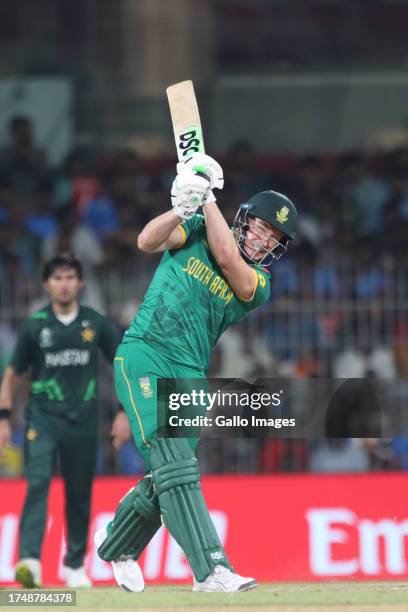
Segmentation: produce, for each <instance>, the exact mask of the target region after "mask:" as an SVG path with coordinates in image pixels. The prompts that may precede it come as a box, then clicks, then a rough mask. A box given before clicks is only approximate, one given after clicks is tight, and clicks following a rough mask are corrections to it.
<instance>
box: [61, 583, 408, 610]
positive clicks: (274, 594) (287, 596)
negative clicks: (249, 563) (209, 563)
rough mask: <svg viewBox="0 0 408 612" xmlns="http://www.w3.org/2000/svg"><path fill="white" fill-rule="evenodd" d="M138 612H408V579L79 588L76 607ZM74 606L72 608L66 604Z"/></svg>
mask: <svg viewBox="0 0 408 612" xmlns="http://www.w3.org/2000/svg"><path fill="white" fill-rule="evenodd" d="M78 608H79V609H81V610H88V609H89V610H93V609H95V608H100V609H103V610H106V611H108V610H109V612H110V611H112V612H113V611H115V612H118V610H125V609H129V608H136V609H137V611H138V612H144V611H145V612H155V611H156V610H158V611H162V610H168V611H173V610H179V609H180V608H181V609H183V608H184V609H188V610H190V609H194V610H195V612H201V611H202V612H204V611H207V610H208V612H211V611H212V610H215V609H217V610H225V611H228V612H244V611H245V610H256V609H260V610H261V611H262V612H266V610H272V611H273V612H324V611H325V610H329V611H330V612H379V611H381V612H407V611H408V583H397V582H388V583H381V582H375V583H366V582H365V583H363V582H359V583H340V582H336V583H322V582H320V583H302V584H293V583H291V584H287V583H286V584H276V583H274V584H261V585H260V586H259V587H258V588H257V589H255V590H253V591H248V592H246V593H230V594H217V593H192V592H191V588H190V587H187V586H182V587H168V586H161V587H147V588H146V590H145V591H144V592H143V593H125V592H123V591H121V590H120V589H118V588H109V589H104V588H101V589H98V588H95V589H86V590H78V591H77V609H78ZM65 609H66V610H71V612H73V610H74V609H73V608H65Z"/></svg>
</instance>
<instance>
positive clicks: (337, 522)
mask: <svg viewBox="0 0 408 612" xmlns="http://www.w3.org/2000/svg"><path fill="white" fill-rule="evenodd" d="M134 484H135V481H133V480H131V479H129V478H98V479H96V481H95V484H94V493H93V507H92V523H91V530H90V536H89V552H88V555H87V558H86V566H87V569H88V572H89V574H90V576H91V578H92V580H93V581H94V583H95V584H109V583H113V580H112V572H111V567H110V564H108V563H105V562H103V561H101V560H100V559H99V558H98V556H97V554H96V551H95V549H94V547H93V545H92V535H93V533H94V531H95V530H96V529H98V528H99V527H100V526H101V525H103V524H105V523H106V522H107V521H108V520H109V519H110V518H111V517H112V515H113V512H114V510H115V507H116V504H117V502H118V500H119V499H120V498H121V497H123V495H124V494H125V493H126V492H127V491H128V489H129V488H130V487H132V486H133V485H134ZM407 489H408V475H406V474H401V473H400V474H397V473H396V474H390V473H387V474H369V475H352V476H343V475H341V476H340V475H336V476H327V475H324V476H323V475H322V476H305V475H302V476H236V477H233V476H214V477H206V478H203V490H204V493H205V497H206V500H207V503H208V506H209V508H210V511H211V514H212V517H213V520H214V522H215V524H216V527H217V529H218V531H219V534H220V537H221V539H222V541H223V542H224V544H225V547H226V550H227V553H228V555H229V557H230V560H231V562H232V564H233V565H234V567H235V568H236V569H237V571H239V572H240V573H241V574H243V575H250V576H255V577H256V578H257V579H258V580H261V581H291V580H294V581H305V580H321V579H341V580H347V579H360V580H364V579H367V580H373V579H374V580H376V579H379V580H393V579H396V580H401V579H406V578H408V505H407V503H406V491H407ZM24 493H25V483H24V481H21V480H18V481H8V480H3V481H0V584H2V585H7V584H12V582H13V575H14V571H13V566H14V564H15V562H16V560H17V554H18V552H17V551H18V519H19V514H20V510H21V506H22V502H23V498H24ZM63 504H64V494H63V485H62V483H61V481H60V480H58V479H57V480H55V481H54V482H53V483H52V486H51V490H50V497H49V513H48V521H47V532H46V538H45V541H44V546H43V554H42V561H43V580H44V584H50V585H54V584H60V583H61V566H62V559H63V555H64V546H65V543H64V542H65V540H64V521H63ZM141 566H142V569H143V572H144V575H145V578H146V581H147V582H148V583H164V582H189V581H190V580H191V572H190V568H189V566H188V564H187V563H186V561H185V559H184V557H183V554H182V552H181V551H180V549H179V547H178V546H177V545H176V544H175V542H174V540H173V539H172V538H171V537H170V536H169V534H168V533H167V532H166V531H165V530H164V529H163V528H162V529H161V530H160V531H159V532H158V533H157V534H156V536H155V538H154V539H153V540H152V541H151V543H150V544H149V546H148V547H147V548H146V550H145V552H144V553H143V555H142V558H141Z"/></svg>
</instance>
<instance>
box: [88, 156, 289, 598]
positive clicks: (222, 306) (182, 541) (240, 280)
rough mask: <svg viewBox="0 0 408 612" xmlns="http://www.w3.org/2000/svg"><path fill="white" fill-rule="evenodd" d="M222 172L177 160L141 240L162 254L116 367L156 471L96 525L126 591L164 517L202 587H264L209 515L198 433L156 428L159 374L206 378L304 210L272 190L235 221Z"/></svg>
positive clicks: (201, 159)
mask: <svg viewBox="0 0 408 612" xmlns="http://www.w3.org/2000/svg"><path fill="white" fill-rule="evenodd" d="M223 182H224V181H223V171H222V168H221V166H220V165H219V164H218V163H217V162H216V161H215V160H214V159H212V158H211V157H209V156H207V155H205V154H203V153H197V154H194V155H193V156H192V157H190V159H189V160H188V161H187V162H184V163H179V164H178V175H177V177H176V179H175V181H174V182H173V186H172V191H171V201H172V209H171V210H170V211H168V212H165V213H164V214H161V215H159V216H158V217H156V218H155V219H153V220H152V221H150V222H149V223H148V224H147V225H146V226H145V227H144V229H143V231H142V232H141V233H140V235H139V238H138V246H139V248H140V249H141V250H142V251H145V252H147V253H157V252H163V257H162V259H161V262H160V264H159V266H158V268H157V270H156V273H155V275H154V277H153V280H152V281H151V284H150V286H149V288H148V290H147V293H146V295H145V298H144V301H143V303H142V305H141V307H140V309H139V312H138V314H137V316H136V318H135V319H134V321H133V322H132V324H131V325H130V327H129V329H128V330H127V331H126V332H125V335H124V337H123V341H122V343H121V344H120V346H119V348H118V351H117V354H116V357H115V361H114V364H115V365H114V369H115V385H116V390H117V394H118V397H119V401H120V402H121V404H122V405H123V406H124V408H125V410H126V413H127V415H128V417H129V422H130V426H131V429H132V432H133V437H134V440H135V443H136V445H137V447H138V449H139V451H140V452H141V453H142V455H143V457H144V460H145V464H146V476H145V478H144V479H143V480H141V481H140V482H139V483H138V485H137V486H136V487H134V488H132V489H131V490H130V491H129V492H128V493H127V494H126V495H125V497H124V498H123V499H122V500H121V502H120V504H119V506H118V508H117V510H116V514H115V516H114V518H113V521H112V522H111V523H109V524H108V525H107V527H106V528H104V529H101V530H100V531H98V532H97V533H96V534H95V543H96V545H97V546H98V553H99V556H100V557H101V558H102V559H104V560H105V561H110V562H111V563H112V566H113V572H114V576H115V579H116V581H117V582H118V584H119V585H120V586H121V587H122V588H123V589H124V590H127V591H134V592H139V591H142V590H143V589H144V580H143V576H142V573H141V570H140V567H139V565H138V564H137V562H136V561H137V559H138V558H139V556H140V554H141V553H142V551H143V549H144V548H145V546H146V545H147V544H148V542H149V541H150V540H151V538H152V537H153V536H154V534H155V533H156V531H157V530H158V529H159V527H160V526H161V523H162V521H163V524H164V525H165V526H166V527H167V529H168V530H169V532H170V533H171V535H172V536H173V537H174V539H175V540H176V541H177V542H178V544H179V545H180V547H181V548H182V550H183V551H184V553H185V555H186V557H187V559H188V561H189V563H190V565H191V568H192V571H193V574H194V584H193V591H204V592H214V591H215V592H234V591H245V590H248V589H251V588H254V587H255V586H256V582H255V580H254V579H253V578H244V577H242V576H239V575H238V574H236V573H234V571H233V569H232V567H231V565H230V562H229V560H228V559H227V556H226V554H225V551H224V549H223V547H222V545H221V543H220V540H219V538H218V535H217V533H216V531H215V528H214V525H213V523H212V521H211V518H210V515H209V512H208V509H207V506H206V503H205V501H204V497H203V494H202V491H201V485H200V474H199V470H198V465H197V459H196V457H195V454H194V451H195V448H196V445H197V442H198V440H197V439H192V438H189V439H187V438H165V437H160V436H158V435H157V384H156V383H157V380H158V379H159V378H178V379H180V378H182V379H188V378H196V379H200V378H201V379H205V376H206V371H207V368H208V364H209V361H210V357H211V352H212V350H213V348H214V346H215V344H216V342H217V340H218V338H219V337H220V336H221V334H222V333H223V332H224V331H225V330H226V329H227V328H228V327H229V326H230V325H232V324H234V323H237V322H238V321H240V320H241V319H243V318H244V317H246V316H247V315H248V313H249V312H250V311H251V310H253V309H254V308H257V307H258V306H261V305H262V304H263V303H264V302H266V301H267V300H268V298H269V292H270V284H269V283H270V281H269V279H270V276H269V273H268V271H267V270H266V269H265V268H264V267H263V266H265V265H269V264H270V263H271V262H272V261H275V260H278V259H279V258H280V257H281V256H282V255H283V253H285V251H286V249H287V247H288V244H289V242H290V241H291V240H292V239H293V237H294V230H295V223H296V216H297V212H296V208H295V206H294V205H293V203H292V202H291V201H290V200H289V199H288V198H287V197H285V196H284V195H282V194H280V193H277V192H274V191H264V192H262V193H258V194H256V195H254V196H253V197H251V198H250V199H249V200H248V202H246V203H245V204H242V205H241V206H240V208H239V210H238V213H237V215H236V218H235V221H234V224H233V227H232V230H231V228H230V227H229V226H228V225H227V223H226V221H225V219H224V217H223V215H222V213H221V212H220V209H219V208H218V206H217V203H216V199H215V196H214V193H213V191H212V189H213V188H222V186H223ZM199 206H202V210H203V215H199V214H197V209H198V208H199Z"/></svg>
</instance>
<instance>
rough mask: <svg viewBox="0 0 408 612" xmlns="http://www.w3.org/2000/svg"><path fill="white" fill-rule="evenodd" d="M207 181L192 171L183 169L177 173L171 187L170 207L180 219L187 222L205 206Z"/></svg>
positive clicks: (207, 189) (207, 188)
mask: <svg viewBox="0 0 408 612" xmlns="http://www.w3.org/2000/svg"><path fill="white" fill-rule="evenodd" d="M209 186H210V184H209V180H208V179H207V178H204V177H203V176H202V175H200V174H196V173H195V172H193V171H192V170H188V169H183V170H182V171H181V172H179V173H178V175H177V176H176V178H175V179H174V181H173V185H172V187H171V205H172V206H173V208H174V210H175V212H176V213H177V215H178V216H179V217H180V219H184V220H188V219H191V217H192V216H193V215H194V214H195V213H196V211H197V209H198V208H199V207H200V206H202V205H203V204H206V203H207V201H206V196H207V193H208V191H209Z"/></svg>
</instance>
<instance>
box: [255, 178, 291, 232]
mask: <svg viewBox="0 0 408 612" xmlns="http://www.w3.org/2000/svg"><path fill="white" fill-rule="evenodd" d="M246 206H247V211H248V214H249V215H251V216H252V217H259V218H260V219H263V220H264V221H268V223H270V224H271V225H272V226H273V227H275V228H276V229H278V230H280V231H281V232H283V233H284V234H285V236H286V237H287V238H289V240H293V238H294V237H295V228H296V218H297V210H296V207H295V205H294V204H293V202H291V201H290V200H289V198H287V197H286V196H285V195H283V194H282V193H278V192H277V191H272V190H269V191H261V192H260V193H257V194H256V195H254V196H252V197H251V198H249V200H248V202H246Z"/></svg>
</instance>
